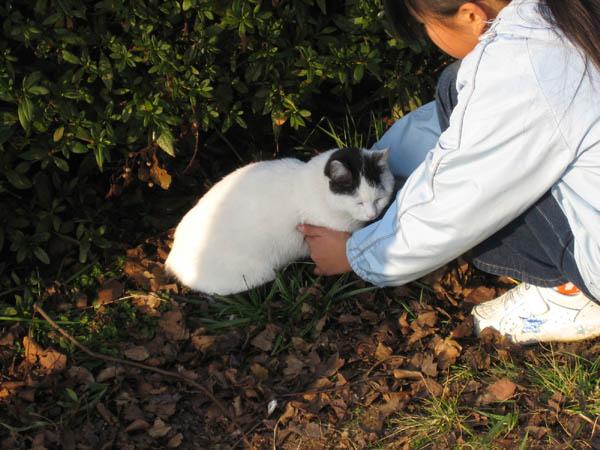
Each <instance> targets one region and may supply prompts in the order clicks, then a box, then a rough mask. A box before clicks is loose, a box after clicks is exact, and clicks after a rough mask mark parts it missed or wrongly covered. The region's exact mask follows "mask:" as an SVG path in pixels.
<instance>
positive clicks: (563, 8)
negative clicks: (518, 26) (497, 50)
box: [384, 0, 600, 70]
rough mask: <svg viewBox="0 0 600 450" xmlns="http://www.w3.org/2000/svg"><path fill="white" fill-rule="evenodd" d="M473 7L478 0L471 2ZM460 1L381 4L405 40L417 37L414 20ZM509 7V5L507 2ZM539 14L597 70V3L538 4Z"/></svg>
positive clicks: (441, 13)
mask: <svg viewBox="0 0 600 450" xmlns="http://www.w3.org/2000/svg"><path fill="white" fill-rule="evenodd" d="M472 1H473V2H474V3H477V2H478V1H480V0H472ZM464 3H467V2H466V1H464V0H384V5H385V9H386V14H387V16H388V19H389V20H390V23H391V25H392V26H393V28H394V30H395V31H396V32H397V33H398V34H400V35H401V36H405V37H408V38H416V37H420V36H421V33H420V27H419V26H417V25H418V24H417V22H416V21H415V20H414V17H415V16H423V15H429V14H431V15H433V16H434V17H441V18H443V17H449V16H453V15H454V14H456V12H458V9H459V8H460V7H461V5H463V4H464ZM507 3H509V2H507ZM539 7H540V12H541V14H542V15H543V16H544V18H545V19H546V20H547V21H548V22H549V23H551V24H552V25H554V26H556V27H557V28H559V29H560V30H561V31H562V32H563V33H564V34H565V36H567V38H568V39H569V40H570V41H571V42H573V43H574V44H575V45H576V46H577V47H579V48H580V49H581V50H582V51H583V53H584V54H585V56H586V57H587V58H588V59H589V60H591V61H592V62H593V63H594V65H595V66H596V67H597V68H598V69H599V70H600V0H540V4H539Z"/></svg>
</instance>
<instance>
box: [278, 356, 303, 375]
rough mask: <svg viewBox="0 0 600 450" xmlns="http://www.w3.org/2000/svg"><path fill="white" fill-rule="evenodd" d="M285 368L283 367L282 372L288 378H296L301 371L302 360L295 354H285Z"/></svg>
mask: <svg viewBox="0 0 600 450" xmlns="http://www.w3.org/2000/svg"><path fill="white" fill-rule="evenodd" d="M285 363H286V365H287V366H286V368H285V369H283V374H284V375H285V376H286V377H288V378H296V377H297V376H298V375H300V374H301V373H302V368H303V367H304V362H302V360H301V359H299V358H298V357H297V356H295V355H287V356H286V358H285Z"/></svg>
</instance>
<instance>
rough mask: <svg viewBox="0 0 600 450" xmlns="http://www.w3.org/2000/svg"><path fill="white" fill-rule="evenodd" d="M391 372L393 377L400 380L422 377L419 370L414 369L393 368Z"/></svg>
mask: <svg viewBox="0 0 600 450" xmlns="http://www.w3.org/2000/svg"><path fill="white" fill-rule="evenodd" d="M392 373H393V374H394V378H398V379H400V380H420V379H421V378H423V374H422V373H421V372H417V371H416V370H402V369H394V371H393V372H392Z"/></svg>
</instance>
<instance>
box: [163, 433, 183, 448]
mask: <svg viewBox="0 0 600 450" xmlns="http://www.w3.org/2000/svg"><path fill="white" fill-rule="evenodd" d="M182 443H183V434H182V433H177V434H176V435H175V436H173V437H172V438H171V439H169V442H167V447H169V448H177V447H179V446H180V445H181V444H182Z"/></svg>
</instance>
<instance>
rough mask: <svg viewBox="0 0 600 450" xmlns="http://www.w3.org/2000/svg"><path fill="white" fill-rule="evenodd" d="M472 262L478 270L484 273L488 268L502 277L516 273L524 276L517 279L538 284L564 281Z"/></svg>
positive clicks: (475, 261)
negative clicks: (525, 279)
mask: <svg viewBox="0 0 600 450" xmlns="http://www.w3.org/2000/svg"><path fill="white" fill-rule="evenodd" d="M473 262H474V263H475V265H476V266H479V268H480V269H481V270H484V271H485V269H484V268H488V269H491V270H492V271H494V272H501V274H502V275H509V274H512V273H518V274H520V275H524V277H519V278H527V279H528V280H532V281H534V282H539V283H554V282H556V283H559V282H560V281H562V280H563V279H564V278H563V277H562V276H559V277H556V278H540V277H536V276H534V275H529V274H528V273H526V272H525V271H524V270H521V269H515V268H513V267H507V266H499V265H497V264H490V263H487V262H483V261H480V260H478V259H477V258H476V259H474V260H473ZM532 284H533V283H532Z"/></svg>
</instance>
